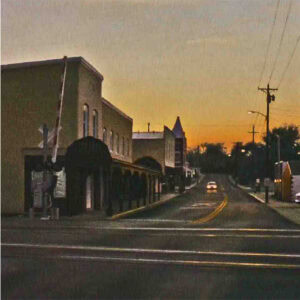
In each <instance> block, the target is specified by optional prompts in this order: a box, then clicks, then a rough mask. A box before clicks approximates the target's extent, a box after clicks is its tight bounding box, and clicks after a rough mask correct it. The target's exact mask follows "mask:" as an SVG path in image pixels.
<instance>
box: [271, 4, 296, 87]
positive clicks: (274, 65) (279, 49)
mask: <svg viewBox="0 0 300 300" xmlns="http://www.w3.org/2000/svg"><path fill="white" fill-rule="evenodd" d="M292 2H293V0H290V2H289V7H288V12H287V15H286V18H285V23H284V26H283V30H282V33H281V37H280V41H279V46H278V48H277V53H276V57H275V61H274V64H273V68H272V71H271V74H270V78H269V83H270V81H271V79H272V76H273V73H274V71H275V68H276V65H277V61H278V57H279V54H280V51H281V46H282V42H283V38H284V34H285V30H286V24H287V22H288V19H289V16H290V12H291V8H292Z"/></svg>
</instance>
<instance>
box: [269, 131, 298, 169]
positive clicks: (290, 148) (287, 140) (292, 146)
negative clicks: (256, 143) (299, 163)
mask: <svg viewBox="0 0 300 300" xmlns="http://www.w3.org/2000/svg"><path fill="white" fill-rule="evenodd" d="M278 139H280V160H282V161H289V160H298V159H300V156H299V154H298V152H299V150H300V143H299V139H300V134H299V130H298V127H297V126H295V125H284V126H280V127H276V128H273V130H272V131H271V132H270V157H271V161H272V165H273V164H274V163H275V162H276V161H277V160H278V150H277V143H278ZM264 140H265V141H266V137H264Z"/></svg>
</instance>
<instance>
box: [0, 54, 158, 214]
mask: <svg viewBox="0 0 300 300" xmlns="http://www.w3.org/2000/svg"><path fill="white" fill-rule="evenodd" d="M62 67H63V61H62V59H54V60H46V61H38V62H29V63H18V64H11V65H4V66H2V70H1V74H2V77H1V83H2V103H1V106H2V111H1V125H2V128H3V129H4V130H2V143H1V151H2V153H1V154H2V174H1V175H2V182H1V187H2V199H1V207H2V213H3V214H19V213H23V212H24V211H28V209H29V208H30V207H33V206H35V207H37V208H39V207H40V206H41V192H40V190H39V191H37V190H36V186H40V182H39V180H40V177H41V176H40V174H41V172H40V171H41V166H42V165H43V151H42V149H41V148H40V146H41V144H42V143H41V141H42V134H41V132H39V128H41V126H42V125H43V124H47V126H48V127H50V129H51V127H52V128H53V127H54V125H55V120H56V115H57V102H58V98H59V91H60V84H61V75H62ZM102 82H103V76H102V75H101V74H100V73H99V72H98V71H97V70H96V69H95V68H94V67H93V66H92V65H90V64H89V63H88V62H87V61H86V60H85V59H83V58H82V57H71V58H68V59H67V75H66V84H65V94H64V103H63V111H62V119H61V126H62V129H61V132H60V138H59V149H58V157H57V166H56V167H57V168H60V169H61V170H62V171H60V172H59V174H60V175H59V180H58V181H59V185H58V186H59V188H60V191H59V192H58V191H56V190H55V191H54V195H53V202H54V205H56V206H57V207H59V208H60V209H61V211H64V212H66V213H68V214H77V213H82V212H84V211H89V210H93V209H95V210H106V211H107V212H108V213H109V214H111V213H112V211H113V210H114V211H116V210H117V211H122V210H126V209H128V208H132V207H137V206H140V205H141V204H142V201H143V205H147V203H149V202H152V201H154V200H155V199H156V198H155V196H156V195H155V193H154V189H155V186H158V178H159V177H160V170H158V169H156V170H150V169H149V168H148V169H147V168H144V167H142V166H136V165H133V164H132V119H131V118H130V117H128V116H127V115H126V114H124V113H123V112H122V111H120V110H119V109H118V108H116V107H115V106H113V105H112V104H111V103H110V102H108V101H107V100H106V99H104V98H103V97H102ZM103 141H104V142H103ZM51 147H52V144H51V143H49V148H50V149H49V153H48V154H49V156H50V154H51ZM48 159H49V158H48ZM57 188H58V187H57Z"/></svg>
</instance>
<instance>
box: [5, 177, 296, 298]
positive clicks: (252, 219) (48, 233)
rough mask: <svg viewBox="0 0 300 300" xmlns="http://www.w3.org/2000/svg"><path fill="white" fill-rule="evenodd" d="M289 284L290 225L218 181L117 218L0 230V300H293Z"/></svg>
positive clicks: (292, 263)
mask: <svg viewBox="0 0 300 300" xmlns="http://www.w3.org/2000/svg"><path fill="white" fill-rule="evenodd" d="M210 180H215V181H216V182H217V184H218V190H217V192H207V191H206V189H205V185H206V182H207V181H210ZM299 281H300V227H299V226H297V225H294V224H292V223H290V222H289V221H287V220H285V219H284V218H283V217H281V216H280V215H278V214H277V213H276V212H274V211H273V210H271V209H270V208H268V207H266V206H265V205H263V204H261V203H258V202H256V201H254V200H252V199H250V198H249V197H248V196H247V195H245V194H244V193H243V192H242V191H240V190H239V189H237V188H235V187H233V186H231V185H230V183H229V181H228V179H227V177H226V176H222V175H207V176H206V178H205V179H204V180H203V181H202V183H201V184H200V185H198V186H197V187H195V188H194V189H192V190H190V191H188V192H187V193H185V194H184V195H182V196H178V197H176V198H175V199H172V200H171V201H170V202H168V203H165V204H164V205H162V206H160V207H157V208H155V209H153V210H151V211H145V212H141V213H139V214H136V215H134V216H131V217H130V218H127V219H120V220H116V221H99V222H97V223H95V222H93V223H92V224H90V225H84V226H80V225H77V226H65V227H64V226H61V227H49V228H47V227H43V228H30V229H29V228H28V229H26V228H10V227H6V228H5V227H4V228H3V227H2V298H3V299H13V298H14V299H24V298H27V299H28V298H29V299H70V298H72V299H74V298H81V299H82V298H85V299H96V298H97V299H121V298H123V299H124V298H125V299H145V298H150V299H184V298H185V299H186V298H194V299H216V298H219V299H264V298H265V299H270V298H272V299H299V298H300V284H299Z"/></svg>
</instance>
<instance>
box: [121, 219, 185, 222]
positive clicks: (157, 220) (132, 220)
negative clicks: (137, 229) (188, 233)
mask: <svg viewBox="0 0 300 300" xmlns="http://www.w3.org/2000/svg"><path fill="white" fill-rule="evenodd" d="M120 221H121V222H122V223H132V222H162V223H163V222H171V223H188V221H186V220H172V219H125V220H120Z"/></svg>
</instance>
